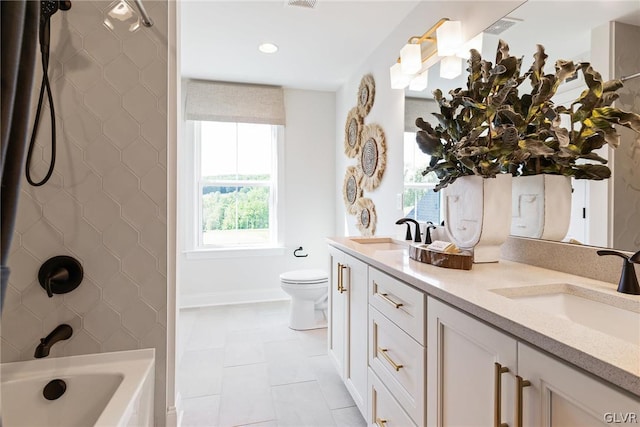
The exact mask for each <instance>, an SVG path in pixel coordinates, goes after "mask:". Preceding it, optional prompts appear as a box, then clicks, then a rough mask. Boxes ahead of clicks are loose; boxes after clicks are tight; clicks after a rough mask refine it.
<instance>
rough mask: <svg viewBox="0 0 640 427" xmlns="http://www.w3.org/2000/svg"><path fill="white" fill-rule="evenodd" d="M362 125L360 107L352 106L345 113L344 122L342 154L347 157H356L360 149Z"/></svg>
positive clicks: (362, 116)
mask: <svg viewBox="0 0 640 427" xmlns="http://www.w3.org/2000/svg"><path fill="white" fill-rule="evenodd" d="M363 126H364V115H363V114H362V109H361V108H360V107H353V108H352V109H351V110H349V113H348V114H347V121H346V122H345V124H344V154H346V155H347V157H351V158H353V157H356V156H357V155H358V151H360V141H361V134H362V128H363Z"/></svg>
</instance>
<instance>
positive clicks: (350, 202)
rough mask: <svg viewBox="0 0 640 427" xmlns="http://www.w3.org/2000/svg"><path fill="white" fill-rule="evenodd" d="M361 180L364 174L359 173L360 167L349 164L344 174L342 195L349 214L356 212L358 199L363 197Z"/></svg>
mask: <svg viewBox="0 0 640 427" xmlns="http://www.w3.org/2000/svg"><path fill="white" fill-rule="evenodd" d="M361 180H362V176H360V175H359V174H358V169H356V167H355V166H348V167H347V172H346V174H345V175H344V183H343V185H342V196H343V199H344V205H345V206H346V208H347V213H348V214H349V215H355V214H356V201H357V200H358V199H359V198H360V197H362V187H361V186H360V181H361Z"/></svg>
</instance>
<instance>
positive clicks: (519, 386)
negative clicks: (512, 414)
mask: <svg viewBox="0 0 640 427" xmlns="http://www.w3.org/2000/svg"><path fill="white" fill-rule="evenodd" d="M530 385H531V381H529V380H525V379H523V378H522V377H521V376H520V375H516V427H522V418H523V414H522V412H523V411H522V390H523V389H524V388H525V387H529V386H530Z"/></svg>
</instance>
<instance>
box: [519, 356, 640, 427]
mask: <svg viewBox="0 0 640 427" xmlns="http://www.w3.org/2000/svg"><path fill="white" fill-rule="evenodd" d="M518 377H519V379H518V380H517V381H516V384H521V386H520V390H521V393H522V394H521V399H520V403H519V404H518V403H517V402H516V407H517V408H518V407H520V408H521V410H520V414H522V422H520V420H516V424H515V426H526V427H529V426H551V427H559V426H582V427H592V426H610V425H613V424H622V425H633V424H637V423H640V399H639V398H637V397H636V398H635V399H634V398H632V397H630V396H629V395H627V394H625V393H623V392H621V391H619V390H618V389H616V388H613V386H611V385H609V384H606V383H603V382H602V381H600V380H597V379H595V378H593V377H591V376H589V375H587V374H585V373H584V372H582V371H579V370H577V369H575V368H573V367H571V366H569V365H568V364H566V363H563V362H560V361H559V360H557V359H554V358H553V357H550V356H548V355H547V354H544V353H542V352H540V351H538V350H535V349H533V348H531V347H529V346H527V345H525V344H522V343H518ZM516 395H517V396H518V395H519V391H518V390H516ZM516 415H517V414H516Z"/></svg>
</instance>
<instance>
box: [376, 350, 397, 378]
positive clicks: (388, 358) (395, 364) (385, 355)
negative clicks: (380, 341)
mask: <svg viewBox="0 0 640 427" xmlns="http://www.w3.org/2000/svg"><path fill="white" fill-rule="evenodd" d="M387 351H389V349H387V348H381V347H378V352H379V353H381V354H382V357H384V358H385V359H387V362H389V363H390V364H391V366H393V369H395V370H396V372H398V371H399V370H400V368H402V367H403V366H402V365H401V364H399V363H396V362H394V361H393V359H392V358H391V357H389V355H388V354H387Z"/></svg>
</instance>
